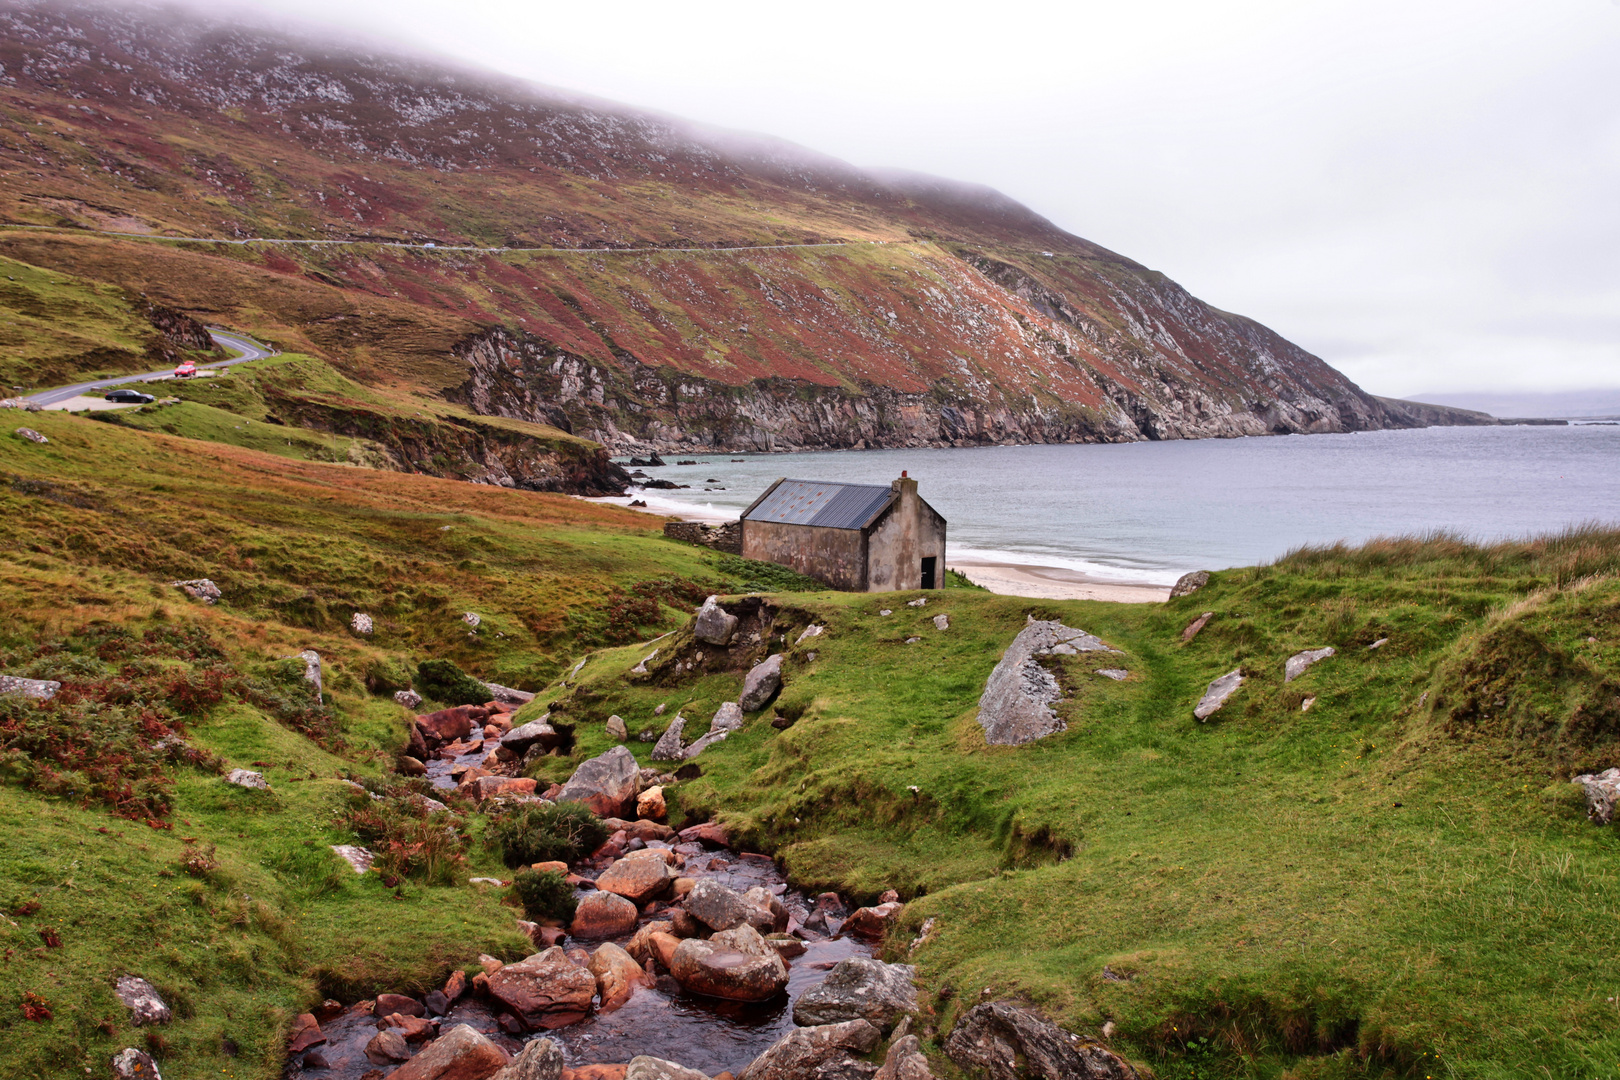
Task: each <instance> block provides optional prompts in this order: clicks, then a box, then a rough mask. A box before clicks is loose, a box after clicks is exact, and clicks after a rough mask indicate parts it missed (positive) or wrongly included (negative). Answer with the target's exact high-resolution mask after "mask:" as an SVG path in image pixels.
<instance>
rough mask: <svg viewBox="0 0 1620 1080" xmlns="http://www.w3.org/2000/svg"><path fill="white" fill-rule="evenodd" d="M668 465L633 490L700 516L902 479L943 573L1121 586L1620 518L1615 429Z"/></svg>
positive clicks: (1438, 432) (855, 454)
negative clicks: (1006, 566) (1325, 547)
mask: <svg viewBox="0 0 1620 1080" xmlns="http://www.w3.org/2000/svg"><path fill="white" fill-rule="evenodd" d="M620 460H624V459H620ZM664 460H665V461H667V462H669V464H667V465H665V466H663V467H652V468H645V469H643V470H642V471H644V472H646V473H647V474H648V476H649V477H651V478H656V479H663V480H670V481H673V482H676V483H682V484H690V485H691V486H690V488H687V489H684V490H673V491H672V490H660V489H643V488H641V487H640V486H639V485H637V486H636V487H635V488H633V489H632V494H631V497H632V498H635V499H644V500H646V502H647V503H648V509H649V510H656V511H660V512H664V513H669V514H674V515H682V516H691V517H700V518H705V519H709V520H724V519H732V518H735V517H737V515H738V514H740V513H741V512H742V511H743V510H744V509H746V508H747V506H748V505H749V504H750V503H752V502H753V501H754V499H755V498H756V497H757V496H758V495H759V494H760V492H762V491H764V490H765V488H766V487H767V486H768V485H769V484H770V483H771V482H772V481H774V480H775V479H776V478H777V477H782V476H787V477H794V478H800V479H824V480H830V481H840V482H845V483H871V484H886V483H888V482H889V481H891V480H893V479H894V478H895V477H898V476H899V475H900V473H901V471H902V470H905V471H906V472H908V473H909V474H910V475H911V476H913V477H915V478H916V479H917V480H918V482H919V485H920V487H919V492H920V494H921V495H922V497H923V498H924V499H926V500H928V502H929V503H930V504H931V505H932V506H933V507H934V508H935V509H936V510H938V511H939V512H940V513H942V514H943V515H944V516H945V517H946V519H947V520H948V522H949V530H950V538H949V554H948V557H947V561H948V562H949V563H951V564H953V565H954V564H955V563H956V562H957V561H962V562H1005V563H1012V564H1023V565H1035V566H1052V567H1059V568H1062V569H1065V570H1071V571H1074V572H1077V573H1080V574H1083V575H1086V576H1087V577H1088V578H1091V579H1093V580H1096V581H1099V582H1110V583H1121V584H1124V583H1142V584H1153V585H1167V584H1170V583H1172V582H1174V581H1175V580H1176V578H1177V577H1179V576H1180V575H1181V574H1183V573H1186V572H1187V571H1190V570H1219V569H1224V568H1227V567H1232V566H1248V565H1254V564H1258V563H1264V562H1269V561H1272V560H1275V559H1276V558H1278V557H1280V556H1282V555H1284V554H1286V553H1287V552H1288V551H1289V550H1292V549H1294V548H1297V547H1301V546H1306V545H1321V544H1332V543H1336V542H1341V541H1342V542H1345V543H1352V544H1354V543H1360V542H1364V541H1366V540H1370V539H1372V538H1374V537H1378V536H1391V535H1406V534H1414V533H1417V534H1421V533H1430V532H1435V531H1442V530H1443V531H1447V532H1452V533H1457V534H1460V535H1463V536H1465V537H1468V538H1470V539H1473V540H1479V541H1494V540H1503V539H1513V538H1521V537H1526V536H1531V535H1536V534H1541V533H1548V532H1555V531H1558V530H1560V529H1564V528H1568V527H1572V526H1577V525H1581V524H1585V523H1589V522H1605V523H1620V427H1615V426H1607V425H1595V424H1594V425H1571V426H1568V427H1455V428H1420V429H1415V430H1407V431H1372V432H1355V433H1350V434H1332V435H1278V436H1261V437H1249V438H1238V439H1200V440H1179V441H1166V442H1137V443H1100V444H1084V445H1072V444H1064V445H1022V446H992V447H970V448H959V449H899V450H842V451H820V452H810V453H787V454H738V453H701V452H696V451H686V452H682V453H679V454H676V453H671V454H667V455H664ZM676 460H693V461H695V462H697V464H695V465H676V464H674V462H675V461H676Z"/></svg>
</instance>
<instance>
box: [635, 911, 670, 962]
mask: <svg viewBox="0 0 1620 1080" xmlns="http://www.w3.org/2000/svg"><path fill="white" fill-rule="evenodd" d="M672 925H673V924H671V923H670V922H669V921H668V920H667V919H658V920H655V921H653V922H650V923H644V924H642V926H641V927H640V928H639V929H637V930H636V933H635V936H634V937H632V938H631V939H630V940H629V942H628V943H627V944H626V945H625V947H624V951H625V952H627V953H629V954H630V956H631V958H632V959H633V960H635V962H636V963H638V964H643V965H645V964H646V963H647V961H648V960H656V959H658V953H657V952H656V951H655V950H654V949H653V943H652V936H653V935H654V934H668V933H670V931H671V929H672Z"/></svg>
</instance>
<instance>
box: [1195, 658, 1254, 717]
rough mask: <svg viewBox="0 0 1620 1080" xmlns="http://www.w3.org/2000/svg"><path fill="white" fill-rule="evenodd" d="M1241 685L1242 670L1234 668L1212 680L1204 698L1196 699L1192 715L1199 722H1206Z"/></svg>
mask: <svg viewBox="0 0 1620 1080" xmlns="http://www.w3.org/2000/svg"><path fill="white" fill-rule="evenodd" d="M1242 685H1243V669H1242V668H1234V669H1233V670H1231V671H1228V672H1227V673H1226V674H1225V675H1222V676H1221V677H1220V678H1218V679H1216V680H1214V681H1213V682H1211V683H1210V684H1209V686H1208V687H1207V688H1206V689H1205V690H1204V696H1203V697H1201V698H1199V699H1198V704H1197V705H1196V706H1195V707H1194V708H1193V715H1194V716H1196V717H1198V719H1200V720H1208V719H1209V718H1210V717H1211V716H1214V715H1215V714H1216V713H1217V712H1219V711H1220V708H1221V706H1222V705H1225V704H1226V699H1227V698H1229V697H1231V696H1232V695H1233V694H1235V693H1237V689H1238V687H1240V686H1242Z"/></svg>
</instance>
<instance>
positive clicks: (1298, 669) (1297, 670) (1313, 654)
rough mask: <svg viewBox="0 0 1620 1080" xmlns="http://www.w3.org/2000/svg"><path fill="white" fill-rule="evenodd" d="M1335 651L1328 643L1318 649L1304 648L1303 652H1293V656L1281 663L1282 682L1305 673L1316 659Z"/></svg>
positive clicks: (1290, 680)
mask: <svg viewBox="0 0 1620 1080" xmlns="http://www.w3.org/2000/svg"><path fill="white" fill-rule="evenodd" d="M1336 652H1337V650H1336V649H1334V648H1333V646H1331V645H1328V646H1326V647H1324V648H1320V649H1306V650H1305V651H1304V652H1297V653H1295V654H1294V655H1293V656H1290V657H1289V658H1288V660H1287V662H1285V663H1284V664H1283V682H1284V683H1291V682H1293V681H1294V680H1295V679H1297V678H1299V677H1300V676H1301V675H1303V674H1305V669H1306V668H1308V667H1310V666H1311V665H1312V664H1314V663H1316V662H1317V661H1318V660H1326V659H1327V658H1328V657H1330V656H1332V655H1334V654H1335V653H1336Z"/></svg>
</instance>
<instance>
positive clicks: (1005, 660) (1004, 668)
mask: <svg viewBox="0 0 1620 1080" xmlns="http://www.w3.org/2000/svg"><path fill="white" fill-rule="evenodd" d="M1096 651H1104V652H1116V651H1117V650H1115V649H1110V648H1109V647H1108V646H1107V645H1105V644H1103V642H1102V641H1101V640H1100V639H1099V638H1096V637H1094V636H1092V635H1091V634H1088V633H1086V632H1085V631H1084V630H1076V629H1075V628H1074V627H1072V626H1064V625H1063V624H1062V623H1061V622H1058V621H1055V620H1053V621H1044V620H1038V619H1036V618H1034V617H1033V616H1031V617H1030V619H1029V622H1028V624H1027V625H1026V626H1025V627H1024V628H1023V629H1022V630H1020V631H1019V632H1018V636H1017V637H1015V638H1013V641H1012V644H1011V645H1008V646H1007V651H1006V652H1005V653H1004V654H1002V657H1001V662H1000V663H998V664H997V665H996V666H995V670H993V671H991V672H990V678H989V679H988V680H986V681H985V684H984V693H983V694H982V695H981V696H980V698H979V725H980V726H981V727H983V728H984V738H985V741H986V742H988V743H990V745H992V746H1019V745H1022V744H1024V743H1027V742H1033V741H1034V740H1036V739H1040V738H1044V737H1046V736H1047V735H1052V734H1055V733H1056V732H1059V731H1062V730H1063V729H1064V727H1065V724H1064V723H1063V721H1062V720H1061V719H1059V717H1058V715H1057V713H1056V711H1054V710H1053V708H1052V704H1053V702H1055V701H1057V700H1058V699H1059V698H1061V697H1062V696H1063V691H1062V689H1061V688H1060V687H1059V686H1058V681H1057V679H1056V678H1055V677H1054V676H1053V675H1052V673H1051V672H1050V671H1048V670H1046V668H1045V667H1043V666H1042V665H1041V663H1040V661H1038V660H1037V659H1036V657H1038V656H1050V655H1058V656H1074V655H1076V654H1078V653H1082V652H1096Z"/></svg>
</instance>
